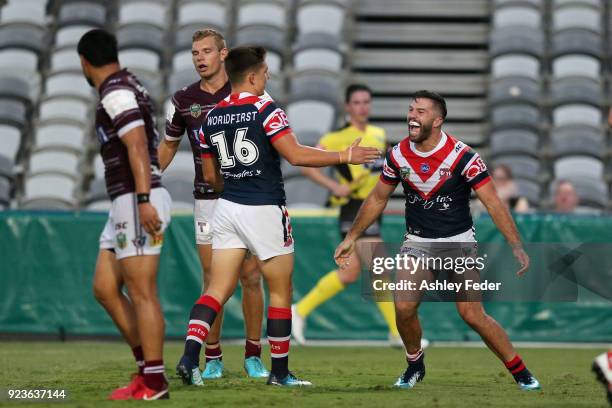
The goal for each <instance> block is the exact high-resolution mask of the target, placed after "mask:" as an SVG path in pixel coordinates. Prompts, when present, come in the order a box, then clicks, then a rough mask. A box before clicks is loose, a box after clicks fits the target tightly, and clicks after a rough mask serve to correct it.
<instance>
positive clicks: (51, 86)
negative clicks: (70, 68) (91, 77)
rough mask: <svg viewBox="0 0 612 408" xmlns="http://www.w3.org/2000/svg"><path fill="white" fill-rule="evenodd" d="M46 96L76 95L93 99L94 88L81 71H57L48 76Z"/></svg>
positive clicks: (84, 98) (76, 96)
mask: <svg viewBox="0 0 612 408" xmlns="http://www.w3.org/2000/svg"><path fill="white" fill-rule="evenodd" d="M45 88H46V89H45V92H44V96H46V97H59V96H67V97H75V98H81V99H83V100H86V101H91V100H93V96H94V93H93V92H94V89H93V88H92V87H90V86H89V84H88V83H87V80H86V79H85V78H84V77H83V74H80V73H57V74H54V75H51V76H49V77H48V78H47V82H46V83H45Z"/></svg>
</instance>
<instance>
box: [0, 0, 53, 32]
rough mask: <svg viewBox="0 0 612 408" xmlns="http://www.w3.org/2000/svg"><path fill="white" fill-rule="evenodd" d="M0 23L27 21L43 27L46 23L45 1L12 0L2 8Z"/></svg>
mask: <svg viewBox="0 0 612 408" xmlns="http://www.w3.org/2000/svg"><path fill="white" fill-rule="evenodd" d="M0 23H2V24H5V23H27V24H32V25H36V26H40V27H43V26H44V25H45V24H46V15H45V2H44V1H40V0H17V1H15V0H12V1H9V2H8V4H7V5H5V6H4V7H3V8H2V14H0Z"/></svg>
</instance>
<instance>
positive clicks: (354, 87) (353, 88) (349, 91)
mask: <svg viewBox="0 0 612 408" xmlns="http://www.w3.org/2000/svg"><path fill="white" fill-rule="evenodd" d="M359 91H365V92H367V93H369V94H370V96H372V90H371V89H370V88H369V87H368V86H367V85H365V84H350V85H349V86H347V87H346V91H345V93H344V102H346V103H349V101H350V100H351V97H352V96H353V94H354V93H355V92H359Z"/></svg>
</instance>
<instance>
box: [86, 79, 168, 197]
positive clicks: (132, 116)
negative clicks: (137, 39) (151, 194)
mask: <svg viewBox="0 0 612 408" xmlns="http://www.w3.org/2000/svg"><path fill="white" fill-rule="evenodd" d="M99 92H100V102H99V103H98V106H97V108H96V135H97V136H98V141H99V142H100V145H101V147H100V153H101V155H102V161H103V162H104V178H105V179H106V191H107V192H108V195H109V196H110V198H111V200H114V199H115V198H116V197H118V196H120V195H122V194H126V193H132V192H134V191H135V189H136V185H135V183H134V176H133V175H132V169H131V167H130V160H129V158H128V151H127V148H126V146H125V145H124V144H123V142H122V141H121V137H122V136H123V135H125V134H126V133H127V132H129V131H130V130H132V129H134V128H136V127H138V126H144V129H145V134H146V137H147V146H148V150H149V160H150V162H151V188H155V187H160V186H161V172H160V170H159V161H158V160H157V142H158V139H159V134H158V133H157V130H156V127H155V114H154V112H153V104H152V103H151V99H150V98H149V93H148V92H147V90H146V89H145V88H144V87H143V86H142V84H141V83H140V82H139V81H138V79H137V78H136V77H135V76H134V75H133V74H132V73H131V72H129V71H127V70H126V69H122V70H119V71H117V72H115V73H113V74H111V75H109V77H108V78H106V79H105V80H104V82H102V85H100V89H99Z"/></svg>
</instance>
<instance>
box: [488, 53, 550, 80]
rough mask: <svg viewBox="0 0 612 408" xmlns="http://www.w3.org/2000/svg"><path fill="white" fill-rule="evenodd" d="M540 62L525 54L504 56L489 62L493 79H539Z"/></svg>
mask: <svg viewBox="0 0 612 408" xmlns="http://www.w3.org/2000/svg"><path fill="white" fill-rule="evenodd" d="M540 75H541V62H540V60H539V59H538V58H536V57H533V56H531V55H525V54H506V55H502V56H499V57H496V58H494V59H493V60H492V61H491V76H492V77H493V78H504V77H526V78H531V79H534V80H538V79H540Z"/></svg>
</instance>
